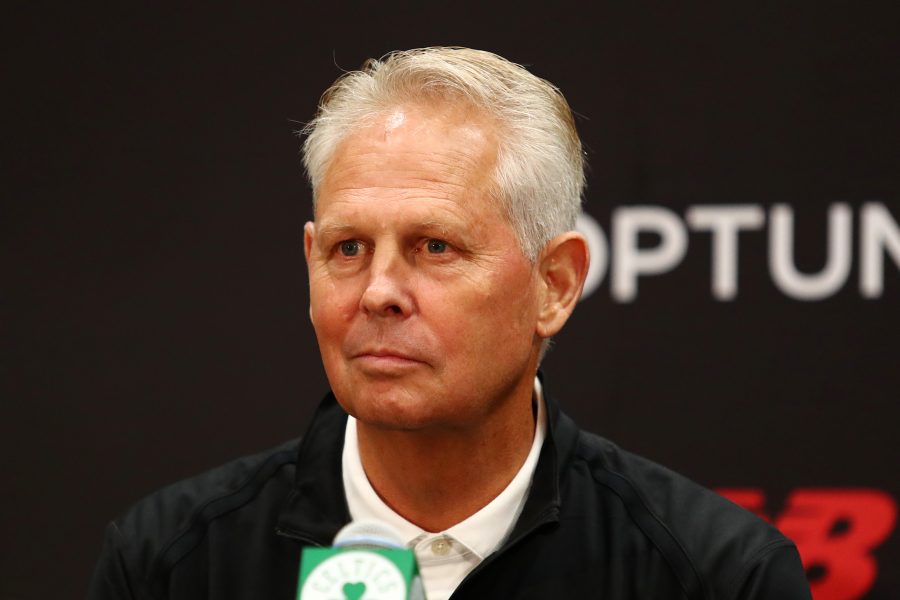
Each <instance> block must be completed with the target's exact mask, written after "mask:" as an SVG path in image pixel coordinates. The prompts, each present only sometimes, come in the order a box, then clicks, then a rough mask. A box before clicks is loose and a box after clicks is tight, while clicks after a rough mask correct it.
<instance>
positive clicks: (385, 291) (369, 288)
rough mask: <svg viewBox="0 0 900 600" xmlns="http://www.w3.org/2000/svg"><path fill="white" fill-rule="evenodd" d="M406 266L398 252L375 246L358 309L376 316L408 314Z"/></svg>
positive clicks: (409, 306) (410, 307) (401, 315)
mask: <svg viewBox="0 0 900 600" xmlns="http://www.w3.org/2000/svg"><path fill="white" fill-rule="evenodd" d="M410 275H411V273H410V272H409V265H408V264H406V261H405V260H403V257H402V256H401V255H400V253H399V252H397V251H394V250H391V249H389V248H384V247H377V248H376V249H375V252H374V253H373V256H372V262H371V263H370V264H369V277H368V280H367V281H366V287H365V289H364V290H363V293H362V297H361V298H360V310H361V311H362V312H363V313H366V314H368V315H370V316H376V317H406V316H409V315H410V314H411V313H412V308H413V299H412V296H411V289H410Z"/></svg>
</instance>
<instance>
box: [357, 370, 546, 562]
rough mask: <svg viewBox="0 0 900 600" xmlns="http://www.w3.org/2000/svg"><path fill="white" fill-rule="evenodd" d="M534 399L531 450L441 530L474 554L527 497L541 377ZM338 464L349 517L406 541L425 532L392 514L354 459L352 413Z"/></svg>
mask: <svg viewBox="0 0 900 600" xmlns="http://www.w3.org/2000/svg"><path fill="white" fill-rule="evenodd" d="M534 404H535V406H536V408H537V415H536V419H535V432H534V436H533V440H532V444H531V449H530V450H529V452H528V456H527V457H526V458H525V462H524V463H523V464H522V466H521V467H520V468H519V471H518V472H517V473H516V475H515V476H514V477H513V479H512V481H510V482H509V485H507V486H506V488H504V489H503V491H502V492H500V494H499V495H497V497H496V498H494V499H493V500H491V501H490V502H489V503H488V504H487V505H485V506H484V507H482V508H481V509H480V510H479V511H478V512H476V513H475V514H473V515H471V516H469V517H468V518H466V519H465V520H463V521H461V522H459V523H457V524H456V525H453V526H452V527H450V528H449V529H447V530H446V531H444V532H441V533H442V534H443V535H445V536H447V537H450V538H453V539H454V540H455V541H457V542H458V543H460V544H462V545H463V546H465V547H466V548H468V549H469V550H470V551H472V552H473V553H474V554H475V555H476V556H478V558H479V559H484V558H485V557H487V556H488V555H490V554H491V553H493V552H494V551H495V550H497V548H499V547H500V545H501V544H502V543H503V542H504V541H505V540H506V538H507V537H508V536H509V534H510V532H511V531H512V530H513V526H514V525H515V523H516V521H517V520H518V518H519V516H520V515H521V513H522V509H523V507H524V506H525V503H526V500H527V498H528V492H529V489H530V487H531V481H532V477H533V476H534V472H535V469H536V467H537V464H538V458H539V456H540V454H541V448H542V447H543V444H544V438H545V437H546V432H547V410H546V408H545V405H544V397H543V389H542V386H541V382H540V380H539V379H538V378H537V377H535V380H534ZM342 465H343V480H344V491H345V493H346V498H347V505H348V507H349V510H350V515H351V516H352V518H353V519H354V520H357V519H376V520H379V521H382V522H385V523H387V524H389V525H391V526H393V527H394V528H395V529H396V530H397V532H398V533H399V534H400V535H401V537H402V538H403V540H404V541H405V542H406V543H407V545H409V546H413V545H415V544H416V542H417V541H419V540H421V539H422V537H423V536H425V535H431V534H428V532H426V531H424V530H423V529H422V528H420V527H418V526H417V525H415V524H413V523H410V522H409V521H408V520H406V519H405V518H403V516H401V515H399V514H398V513H396V512H395V511H394V510H393V509H392V508H391V507H389V506H388V505H387V504H385V502H384V501H383V500H382V499H381V498H380V497H379V496H378V494H377V493H376V492H375V490H374V489H373V488H372V485H371V484H370V483H369V480H368V478H367V477H366V474H365V471H364V470H363V466H362V461H361V460H360V456H359V446H358V444H357V435H356V420H355V419H354V418H353V417H348V419H347V426H346V432H345V435H344V449H343V455H342Z"/></svg>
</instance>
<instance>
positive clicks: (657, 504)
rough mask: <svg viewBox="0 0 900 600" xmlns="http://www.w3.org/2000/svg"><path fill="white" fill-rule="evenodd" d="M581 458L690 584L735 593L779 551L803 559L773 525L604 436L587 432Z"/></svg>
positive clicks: (779, 554) (577, 459)
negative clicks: (797, 555) (693, 583)
mask: <svg viewBox="0 0 900 600" xmlns="http://www.w3.org/2000/svg"><path fill="white" fill-rule="evenodd" d="M579 463H580V464H581V468H582V469H586V472H587V473H589V474H590V477H591V479H592V481H593V483H594V485H595V486H597V487H598V488H600V489H601V490H602V493H603V494H604V495H605V496H606V497H607V498H613V499H614V500H613V501H614V502H615V503H616V504H617V506H618V508H619V509H620V510H621V514H624V515H627V519H628V520H629V522H630V523H629V524H630V525H631V526H633V527H634V528H635V529H636V530H637V531H639V532H640V535H642V536H645V537H646V538H649V540H650V542H651V543H652V544H653V545H654V546H655V547H656V548H657V549H658V550H659V551H660V553H661V554H662V555H663V556H664V558H665V560H666V561H667V562H668V563H669V564H670V566H671V567H672V569H673V570H675V571H676V572H678V574H679V577H681V578H682V579H683V581H684V583H685V585H686V586H687V587H690V585H691V583H690V582H691V580H693V581H694V582H695V585H697V586H700V588H712V589H714V590H717V591H729V592H734V591H735V590H736V589H737V588H739V587H742V586H744V585H745V584H746V582H747V581H748V579H749V578H750V577H751V576H752V573H753V571H755V570H759V569H760V568H763V567H764V566H765V565H766V564H767V562H768V561H770V560H773V557H775V558H778V560H781V558H782V557H789V559H788V560H791V561H793V560H795V559H796V548H795V547H794V544H793V543H792V542H791V541H790V540H788V539H787V538H785V537H784V535H782V534H781V532H779V531H778V530H777V529H776V528H775V527H773V526H772V525H771V524H769V523H767V522H766V521H764V520H763V519H761V518H759V517H758V516H756V515H754V514H752V513H750V512H748V511H746V510H744V509H743V508H741V507H739V506H737V505H736V504H734V503H732V502H731V501H729V500H728V499H726V498H724V497H723V496H721V495H719V494H718V493H716V492H714V491H713V490H710V489H708V488H706V487H703V486H702V485H700V484H698V483H695V482H694V481H692V480H691V479H689V478H688V477H685V476H683V475H681V474H679V473H676V472H675V471H672V470H671V469H668V468H666V467H664V466H662V465H660V464H658V463H656V462H654V461H651V460H649V459H647V458H644V457H642V456H639V455H637V454H634V453H632V452H629V451H627V450H624V449H622V448H620V447H619V446H617V445H616V444H615V443H613V442H611V441H609V440H607V439H605V438H602V437H600V436H597V435H595V434H592V433H587V432H584V431H582V432H581V433H580V434H579V441H578V445H577V448H576V453H575V460H574V462H573V465H575V464H579ZM716 597H718V595H717V596H716Z"/></svg>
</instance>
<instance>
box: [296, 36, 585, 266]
mask: <svg viewBox="0 0 900 600" xmlns="http://www.w3.org/2000/svg"><path fill="white" fill-rule="evenodd" d="M447 99H449V100H462V101H464V102H468V103H470V104H471V105H473V106H475V107H476V108H478V109H481V110H483V111H484V112H485V113H486V114H487V115H489V116H491V117H492V118H493V119H494V120H496V122H497V123H498V124H499V126H500V148H499V152H498V157H497V165H496V167H495V173H494V189H493V190H492V193H493V195H494V197H495V198H497V199H498V200H499V202H500V203H501V208H502V210H503V212H504V213H505V215H506V216H507V218H508V220H509V222H510V224H511V225H512V227H513V229H514V230H515V231H516V235H517V237H518V239H519V244H520V246H521V247H522V252H523V253H524V254H525V256H526V257H528V259H529V260H531V261H534V260H535V259H536V258H537V256H538V255H539V254H540V252H541V250H542V249H543V248H544V246H545V245H546V244H547V242H549V241H550V240H551V239H553V238H554V237H555V236H557V235H559V234H561V233H564V232H566V231H569V230H571V229H574V227H575V219H576V218H577V216H578V214H579V211H580V209H581V196H582V193H583V191H584V186H585V179H584V167H585V162H584V154H583V152H582V149H581V141H580V140H579V138H578V133H577V131H576V129H575V121H574V119H573V117H572V110H571V109H570V108H569V105H568V103H567V102H566V100H565V98H563V95H562V93H560V91H559V90H558V89H557V88H556V87H555V86H554V85H553V84H551V83H549V82H548V81H545V80H544V79H541V78H539V77H537V76H535V75H532V74H531V73H529V72H528V71H527V70H526V69H525V68H524V67H522V66H521V65H518V64H515V63H512V62H510V61H508V60H506V59H505V58H502V57H500V56H497V55H496V54H492V53H490V52H485V51H482V50H472V49H469V48H458V47H437V48H419V49H416V50H405V51H396V52H391V53H389V54H387V55H385V56H384V57H382V58H381V59H379V60H375V59H370V60H368V61H367V62H366V63H365V64H364V65H363V66H362V68H361V69H360V70H358V71H350V72H348V73H345V74H344V75H342V76H341V77H339V78H338V79H337V81H335V82H334V84H332V86H331V87H330V88H328V90H326V92H325V93H324V94H323V95H322V99H321V100H320V102H319V109H318V112H317V113H316V116H315V118H314V119H313V120H312V121H311V122H310V123H309V124H307V125H306V127H304V129H303V132H302V133H304V134H306V135H307V137H306V140H305V142H304V143H303V164H304V166H305V167H306V171H307V173H308V175H309V180H310V183H311V184H312V188H313V202H314V203H315V201H316V198H317V197H316V194H317V190H318V188H319V185H320V184H321V182H322V179H323V177H324V176H325V173H326V171H327V169H328V166H329V164H330V162H331V160H332V159H333V157H334V153H335V151H336V149H337V147H338V145H339V144H340V143H341V141H343V139H344V138H345V137H346V136H347V135H348V134H349V133H351V132H352V131H354V130H355V129H357V128H359V127H362V126H365V125H366V124H367V123H369V122H371V120H373V119H374V118H376V117H377V116H379V115H382V114H385V113H386V112H387V111H389V110H390V109H392V108H396V106H397V105H398V104H402V103H405V102H410V101H417V100H423V101H429V100H430V101H433V100H447Z"/></svg>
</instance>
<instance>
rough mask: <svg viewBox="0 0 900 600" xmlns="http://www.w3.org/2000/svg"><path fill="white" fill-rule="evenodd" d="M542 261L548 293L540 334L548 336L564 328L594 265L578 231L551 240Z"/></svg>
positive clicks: (540, 315) (584, 241)
mask: <svg viewBox="0 0 900 600" xmlns="http://www.w3.org/2000/svg"><path fill="white" fill-rule="evenodd" d="M538 261H539V262H538V272H539V275H540V277H541V283H542V284H543V285H542V288H543V292H544V296H543V299H542V301H541V306H540V312H539V313H538V322H537V330H536V333H537V334H538V335H539V336H540V337H542V338H544V339H547V338H550V337H553V336H554V335H556V333H557V332H559V330H560V329H562V327H563V325H564V324H565V323H566V321H567V320H568V319H569V316H570V315H571V314H572V311H573V310H575V305H576V304H578V299H579V298H581V288H582V287H583V286H584V279H585V277H587V272H588V265H589V264H590V252H589V250H588V245H587V240H585V239H584V236H583V235H581V234H580V233H578V232H577V231H569V232H566V233H564V234H562V235H559V236H557V237H555V238H553V239H552V240H550V242H549V243H548V244H547V245H546V246H545V247H544V251H543V252H541V255H540V257H539V258H538Z"/></svg>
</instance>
